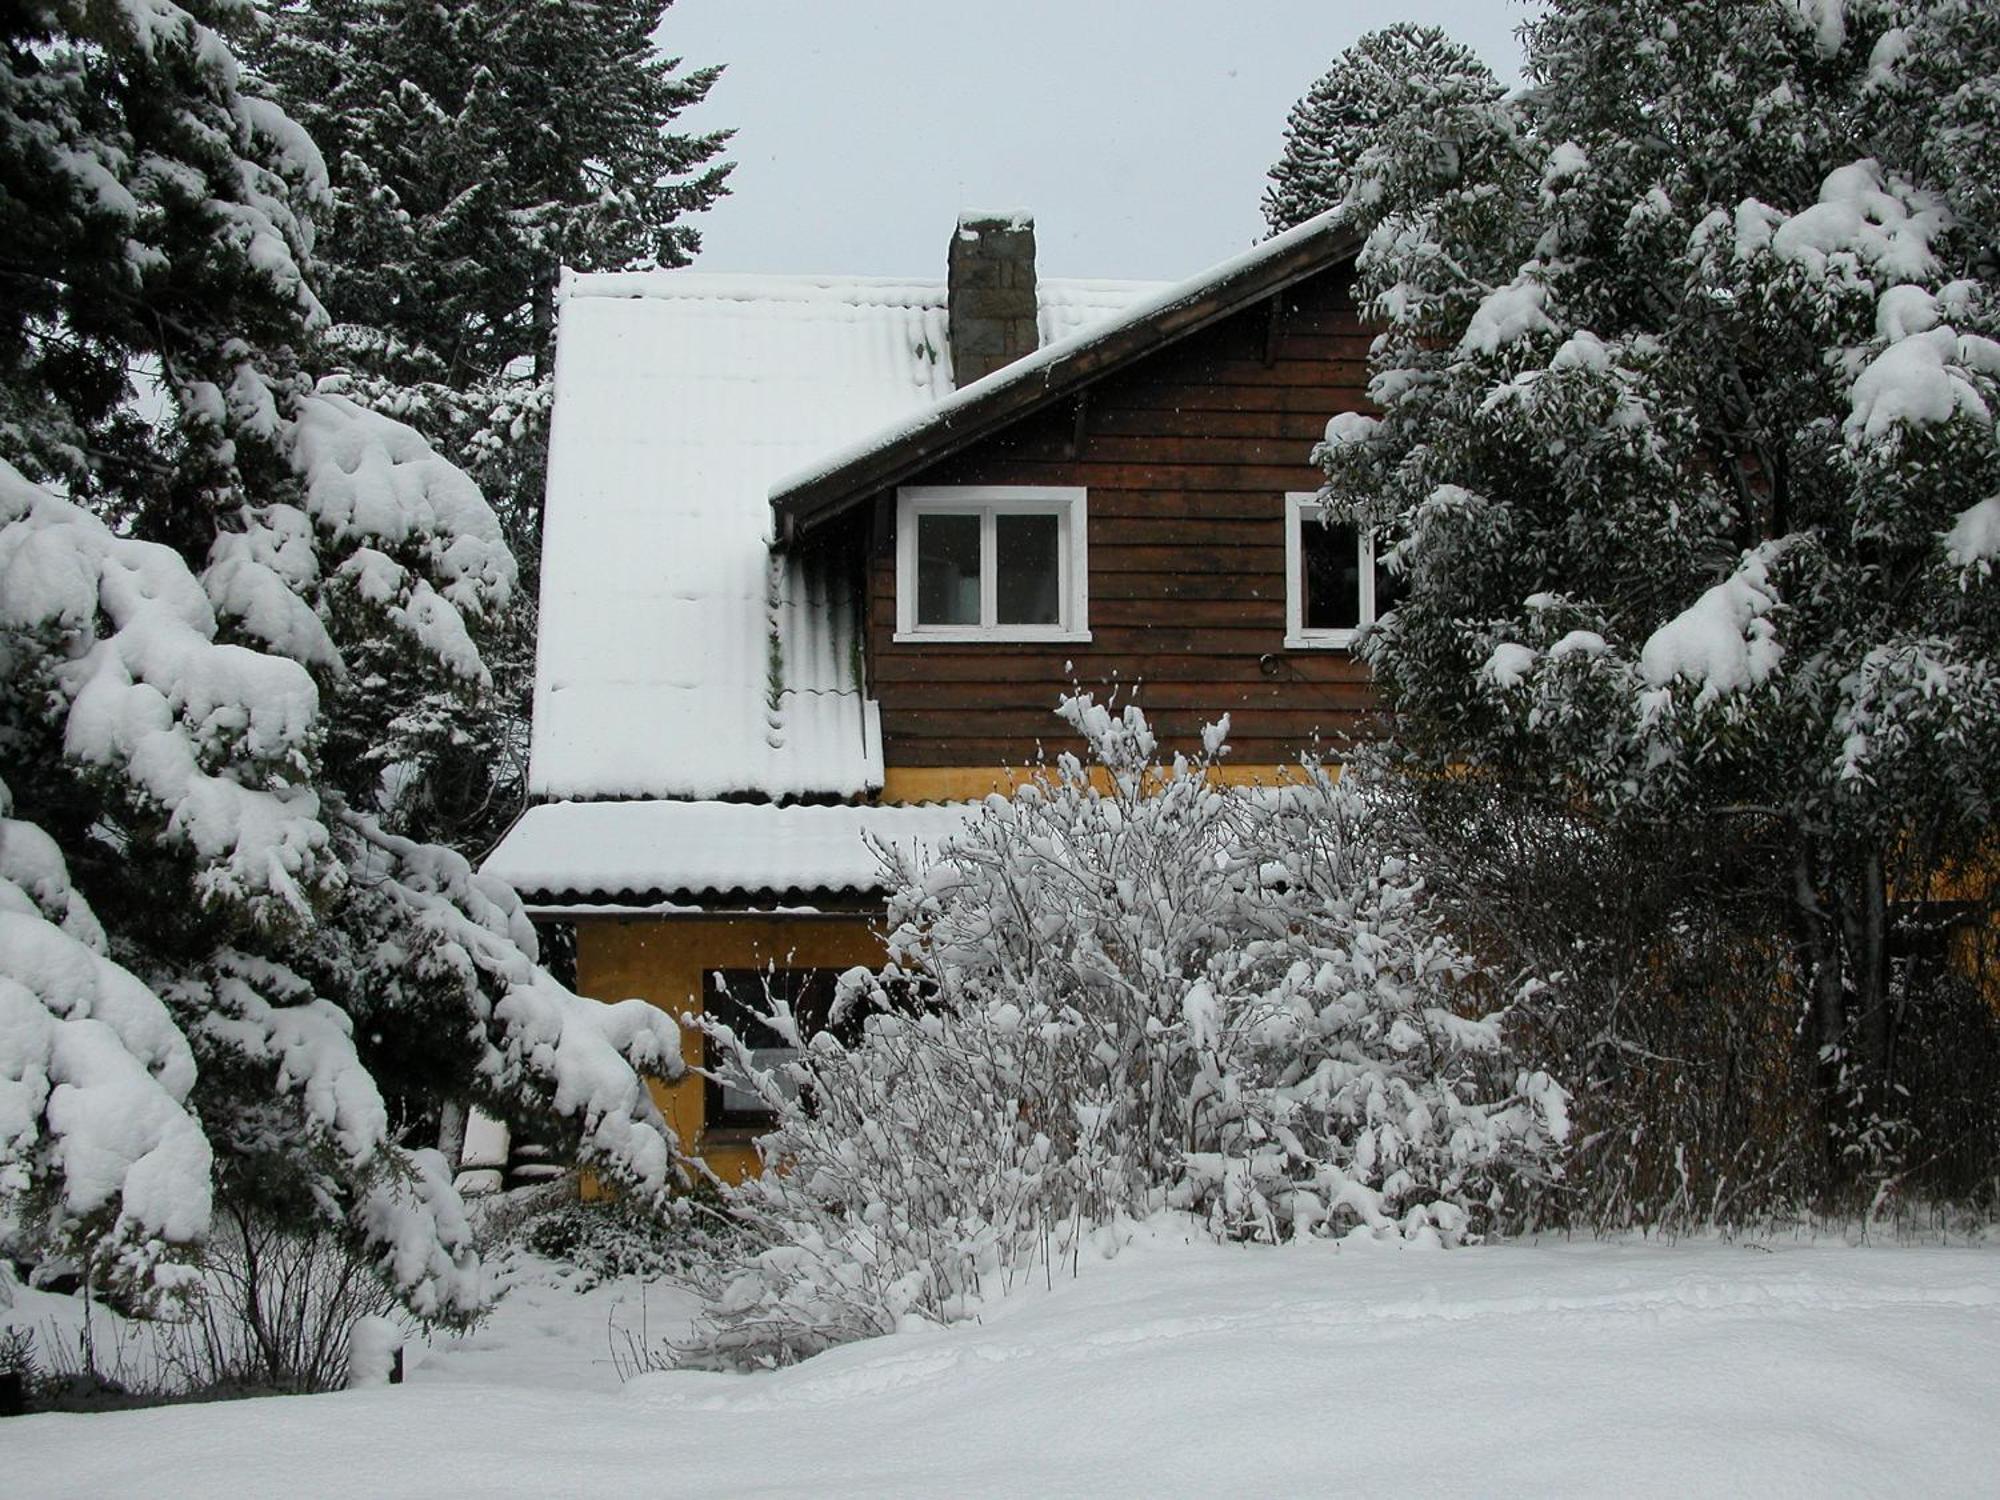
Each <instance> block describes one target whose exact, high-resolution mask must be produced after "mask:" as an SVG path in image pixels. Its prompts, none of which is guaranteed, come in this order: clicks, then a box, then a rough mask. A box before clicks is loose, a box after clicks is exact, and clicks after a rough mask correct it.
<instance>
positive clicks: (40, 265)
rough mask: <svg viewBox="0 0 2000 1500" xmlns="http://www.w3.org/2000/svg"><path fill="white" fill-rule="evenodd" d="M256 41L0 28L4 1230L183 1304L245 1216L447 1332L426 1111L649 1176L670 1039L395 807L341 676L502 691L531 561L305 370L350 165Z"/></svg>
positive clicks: (670, 1063) (81, 28) (59, 12)
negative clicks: (217, 1241) (326, 1255)
mask: <svg viewBox="0 0 2000 1500" xmlns="http://www.w3.org/2000/svg"><path fill="white" fill-rule="evenodd" d="M253 21H254V13H253V12H251V11H250V9H249V8H248V7H247V6H246V5H242V4H237V3H228V0H219V3H212V4H196V5H193V6H192V7H191V8H183V7H179V6H176V5H174V4H171V3H168V0H122V3H110V4H92V5H88V6H84V5H80V4H78V5H73V4H63V3H52V4H45V5H41V6H35V7H29V8H27V9H25V10H24V9H21V8H16V9H15V10H13V11H10V12H9V13H8V16H7V19H6V20H5V22H4V23H0V48H4V52H0V216H4V227H5V233H6V236H7V243H8V247H9V248H8V251H7V255H6V258H5V264H4V268H0V277H4V280H5V284H6V286H7V288H8V295H7V296H6V297H5V298H4V299H0V367H3V368H0V391H4V395H0V402H4V415H0V443H4V445H5V448H4V453H0V746H4V750H5V774H4V780H5V783H6V789H5V791H4V792H0V800H4V802H5V804H6V805H5V807H3V808H0V1240H4V1243H5V1246H6V1250H7V1252H8V1253H11V1254H15V1255H30V1256H35V1257H41V1258H45V1257H50V1256H58V1257H59V1256H63V1255H82V1256H87V1257H88V1258H89V1259H90V1260H91V1261H92V1262H93V1263H94V1274H95V1275H96V1276H97V1277H98V1279H99V1280H100V1282H103V1283H110V1282H112V1281H122V1282H124V1283H126V1284H127V1285H128V1286H129V1288H130V1289H132V1290H133V1291H135V1292H145V1291H148V1290H156V1289H158V1288H160V1287H162V1286H164V1285H168V1284H171V1283H172V1282H173V1281H174V1280H175V1268H176V1267H177V1266H184V1265H185V1263H186V1262H187V1261H188V1259H189V1258H190V1257H192V1256H195V1255H197V1254H198V1252H199V1246H200V1243H201V1240H202V1238H203V1236H204V1234H205V1232H206V1231H207V1229H208V1226H209V1221H210V1214H211V1209H212V1208H213V1206H214V1205H215V1202H216V1200H217V1198H218V1197H220V1198H221V1199H223V1200H225V1201H227V1202H228V1203H229V1204H230V1205H231V1206H232V1208H234V1209H239V1210H244V1211H250V1212H255V1213H258V1214H260V1215H263V1216H267V1217H270V1216H275V1217H276V1218H277V1219H278V1220H279V1221H281V1222H289V1223H293V1224H296V1225H300V1226H315V1227H316V1228H317V1229H318V1230H319V1231H320V1232H328V1233H337V1234H341V1235H345V1236H347V1237H348V1238H349V1239H350V1240H351V1242H352V1243H353V1244H354V1245H355V1247H356V1248H357V1249H358V1250H359V1251H361V1252H362V1253H364V1254H366V1255H368V1256H370V1257H371V1258H372V1259H373V1260H374V1261H375V1263H376V1264H377V1265H378V1266H379V1268H380V1270H381V1273H382V1275H383V1278H384V1280H385V1281H386V1282H387V1283H388V1284H389V1285H390V1286H392V1287H393V1288H394V1289H395V1290H396V1291H397V1293H398V1294H399V1295H400V1296H401V1297H402V1298H403V1300H404V1302H405V1304H406V1305H407V1306H408V1307H410V1308H411V1309H412V1310H414V1311H415V1312H417V1313H419V1314H422V1315H425V1316H431V1317H439V1318H446V1319H450V1318H458V1317H463V1316H466V1315H469V1314H470V1313H472V1312H473V1311H475V1310H476V1309H477V1307H478V1306H479V1304H480V1301H481V1298H482V1295H483V1293H482V1281H481V1277H480V1274H479V1269H478V1264H477V1260H476V1257H475V1255H474V1254H473V1251H472V1247H471V1244H470V1239H469V1236H468V1234H467V1231H466V1226H465V1222H464V1218H463V1214H462V1212H461V1209H460V1206H459V1204H458V1200H457V1198H456V1195H455V1193H454V1192H453V1189H452V1184H451V1178H450V1173H449V1171H448V1169H447V1167H446V1164H445V1163H444V1162H443V1161H442V1160H441V1159H439V1158H438V1157H437V1155H436V1154H435V1153H434V1152H428V1151H424V1150H421V1149H411V1142H412V1140H413V1138H417V1137H420V1136H421V1134H422V1120H421V1119H420V1118H418V1119H415V1120H413V1119H412V1114H413V1113H414V1114H416V1115H419V1116H420V1115H421V1112H422V1111H423V1110H424V1108H425V1107H426V1106H427V1105H434V1103H435V1101H437V1100H438V1099H441V1098H470V1099H474V1100H479V1099H484V1100H486V1101H488V1102H492V1103H496V1104H504V1105H505V1107H506V1108H507V1109H508V1110H509V1111H510V1112H519V1111H531V1112H539V1113H542V1114H545V1115H548V1116H550V1117H555V1116H563V1117H567V1119H568V1121H569V1122H570V1126H571V1128H572V1129H573V1130H577V1131H580V1132H581V1134H582V1137H583V1149H584V1151H585V1154H586V1155H587V1156H588V1157H590V1158H591V1159H593V1160H595V1161H598V1162H600V1163H601V1164H602V1165H603V1166H604V1167H605V1168H606V1169H607V1170H609V1171H610V1172H612V1173H613V1174H614V1175H616V1176H619V1177H622V1178H624V1179H625V1180H627V1181H629V1182H630V1183H632V1184H633V1185H634V1187H635V1188H637V1189H639V1190H640V1191H642V1192H644V1191H649V1190H652V1191H656V1190H658V1189H659V1188H660V1187H662V1186H663V1185H664V1183H665V1182H666V1180H667V1178H668V1176H669V1173H670V1171H671V1169H672V1164H671V1160H670V1148H669V1145H668V1139H667V1136H666V1134H665V1131H664V1126H663V1123H662V1122H661V1121H660V1119H659V1116H658V1113H657V1111H656V1110H655V1109H654V1108H653V1106H652V1104H651V1101H650V1098H649V1096H648V1094H647V1091H646V1088H645V1086H644V1084H643V1082H642V1080H641V1079H640V1078H639V1076H638V1074H637V1073H636V1072H635V1068H637V1067H645V1068H649V1069H651V1070H654V1071H662V1072H667V1071H673V1070H675V1069H677V1067H678V1062H677V1055H678V1044H677V1033H676V1030H675V1028H674V1026H673V1024H672V1023H671V1022H670V1021H668V1020H667V1019H666V1018H665V1017H664V1016H663V1015H661V1014H660V1013H658V1012H656V1011H654V1010H652V1009H651V1008H649V1007H646V1006H643V1005H639V1004H637V1003H636V1002H633V1003H629V1004H627V1005H626V1006H623V1007H617V1008H611V1007H602V1006H598V1005H596V1004H594V1003H592V1002H589V1001H585V1000H583V999H581V998H579V997H577V996H575V995H572V994H570V993H568V992H567V991H565V990H563V989H562V988H561V987H560V986H558V985H556V984H555V983H554V982H553V981H552V980H551V979H550V978H549V977H548V975H547V974H546V973H544V972H542V971H541V970H540V969H539V968H538V967H537V966H536V964H535V962H534V957H533V955H534V952H535V937H534V933H533V930H532V928H531V927H530V925H529V924H528V922H527V920H526V918H525V916H524V914H523V913H522V911H521V908H520V905H519V903H518V901H517V900H516V899H515V897H514V896H513V894H512V893H511V892H510V891H508V890H507V889H505V888H504V887H501V886H498V885H496V884H494V883H492V882H489V881H485V880H483V879H481V878H480V877H478V876H477V875H475V874H474V873H473V872H472V870H471V869H470V868H469V866H468V865H467V864H466V862H465V861H464V860H462V859H460V858H459V857H458V856H456V855H454V854H451V853H449V852H448V851H445V850H443V849H439V848H435V847H430V846H426V845H422V844H417V843H413V842H410V841H409V840H406V839H402V838H398V837H396V836H393V835H392V834H390V833H389V832H387V831H385V829H384V828H383V827H382V826H381V823H380V820H379V819H378V817H377V816H376V813H375V811H374V809H375V808H376V807H377V805H378V804H379V801H380V797H381V789H380V786H379V781H380V776H379V772H378V771H377V769H376V768H375V767H374V766H373V764H372V763H371V762H370V760H369V759H368V757H366V756H365V755H362V754H359V753H357V751H356V748H355V747H356V743H357V741H359V740H362V739H365V733H366V732H373V731H372V730H366V731H365V732H358V731H357V726H356V720H355V718H354V717H353V716H354V715H356V714H358V713H360V712H361V711H362V710H363V709H364V708H365V707H366V705H365V703H364V702H363V701H362V698H361V696H360V695H358V694H356V693H355V692H353V691H352V690H351V683H352V680H353V678H354V677H355V676H356V675H358V673H359V671H361V670H364V669H365V668H364V666H363V664H365V663H366V662H367V661H369V660H371V659H372V658H374V657H377V656H383V655H387V656H393V657H395V658H396V659H397V660H398V661H399V662H400V663H401V665H402V669H403V670H405V671H407V672H409V673H411V674H412V675H413V676H415V677H418V678H421V679H424V682H425V686H424V688H423V691H426V692H432V693H437V694H444V695H447V696H448V695H450V694H451V693H454V692H459V693H462V692H466V691H469V690H472V689H475V688H477V687H478V686H479V685H480V684H481V683H482V682H483V680H484V674H485V671H486V668H485V666H484V664H483V662H482V661H481V658H480V655H479V650H478V636H479V635H480V634H481V633H482V632H483V630H484V628H485V625H486V623H487V622H488V621H489V620H490V619H491V618H492V617H493V615H494V614H495V613H496V612H497V611H499V610H500V609H502V608H503V607H504V606H505V604H506V602H507V600H508V599H509V597H510V595H511V594H512V592H513V591H514V589H515V565H514V561H513V559H512V558H511V557H510V556H509V554H508V551H507V548H506V546H505V544H504V541H503V539H502V537H501V532H500V527H499V524H498V522H497V521H496V519H495V517H494V515H493V513H492V511H491V510H490V509H489V508H488V507H487V505H486V503H485V502H484V500H483V499H482V498H481V497H480V494H479V491H478V489H477V488H476V487H475V486H474V485H473V484H472V483H471V481H470V480H468V479H467V478H466V477H465V475H464V474H462V473H461V472H459V471H458V470H457V469H455V468H453V467H452V466H451V465H449V464H447V463H445V462H444V461H443V460H442V459H440V458H439V457H438V456H437V455H436V454H435V453H434V452H432V451H431V449H430V448H429V446H428V445H427V444H426V443H425V442H424V440H423V439H422V438H421V437H420V436H419V435H418V434H417V433H416V432H415V431H413V430H412V429H410V428H409V427H406V426H404V425H402V424H401V423H399V422H396V421H394V420H393V419H391V418H389V417H386V416H382V415H379V414H376V413H373V412H370V411H368V410H365V409H363V408H361V407H359V406H356V405H355V404H354V403H352V402H351V401H348V400H347V399H345V398H343V397H341V396H339V395H335V394H328V393H326V392H323V391H316V390H315V389H314V387H313V385H312V383H311V382H310V380H309V379H308V377H307V375H306V373H305V371H304V369H303V367H302V364H301V357H302V354H303V353H304V352H305V351H306V350H308V349H309V348H310V346H311V344H312V341H313V338H314V336H315V334H316V331H317V330H318V328H319V327H320V326H321V325H322V324H323V322H324V313H323V312H322V311H321V309H320V306H319V304H318V302H317V300H316V299H315V297H314V295H313V293H312V290H311V288H310V286H309V284H308V280H307V275H306V271H305V267H306V265H307V256H308V252H309V250H310V248H311V242H312V225H311V221H310V218H309V217H308V215H309V213H310V211H312V210H314V209H316V208H318V207H320V206H321V205H322V204H323V203H324V201H325V195H326V191H327V187H326V177H325V172H324V170H323V167H322V166H321V163H320V160H319V156H318V153H317V151H316V150H315V149H314V147H313V144H312V142H311V141H310V140H309V139H308V138H307V137H306V135H305V134H304V132H303V131H301V130H300V129H299V128H298V126H297V125H296V124H295V123H294V122H293V121H291V120H290V119H289V118H287V117H286V116H285V115H284V114H283V113H282V112H281V111H280V110H279V109H278V108H277V107H276V106H274V105H272V104H271V103H269V102H268V101H266V100H264V99H261V98H258V97H256V96H255V95H253V94H250V93H247V92H245V91H243V90H242V89H241V88H240V87H239V82H238V70H237V64H236V60H235V56H234V54H233V52H232V50H231V46H230V40H229V37H230V35H231V33H232V32H233V31H234V29H235V28H239V27H242V26H245V25H248V24H251V23H252V22H253ZM107 521H110V522H113V523H116V524H107ZM413 1127H414V1128H413Z"/></svg>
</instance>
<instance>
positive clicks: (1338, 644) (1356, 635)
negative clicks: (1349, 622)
mask: <svg viewBox="0 0 2000 1500" xmlns="http://www.w3.org/2000/svg"><path fill="white" fill-rule="evenodd" d="M1360 638H1361V632H1360V631H1358V630H1329V631H1327V632H1326V633H1325V634H1324V635H1288V636H1286V637H1285V649H1286V650H1287V651H1352V650H1353V649H1354V643H1355V642H1356V641H1357V640H1359V639H1360Z"/></svg>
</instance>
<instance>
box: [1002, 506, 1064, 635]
mask: <svg viewBox="0 0 2000 1500" xmlns="http://www.w3.org/2000/svg"><path fill="white" fill-rule="evenodd" d="M993 532H994V563H995V567H994V575H995V590H994V591H995V596H996V598H995V614H996V616H997V620H996V623H998V624H1001V625H1060V624H1061V623H1062V600H1061V584H1062V564H1061V560H1060V556H1059V553H1060V548H1061V546H1062V520H1061V518H1060V517H1058V516H1053V515H1043V516H1008V515H1000V516H995V517H994V518H993Z"/></svg>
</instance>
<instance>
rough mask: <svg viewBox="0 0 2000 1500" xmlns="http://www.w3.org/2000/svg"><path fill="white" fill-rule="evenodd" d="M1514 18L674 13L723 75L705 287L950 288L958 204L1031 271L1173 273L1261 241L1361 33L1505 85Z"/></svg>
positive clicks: (902, 7)
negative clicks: (1016, 215) (1288, 148)
mask: <svg viewBox="0 0 2000 1500" xmlns="http://www.w3.org/2000/svg"><path fill="white" fill-rule="evenodd" d="M1526 14H1527V7H1526V5H1524V4H1523V3H1522V0H1459V3H1456V4H1451V3H1443V0H1404V3H1402V4H1400V5H1394V6H1391V5H1384V4H1381V3H1362V0H1202V3H1192V0H677V3H676V4H675V5H674V7H673V9H672V10H670V11H669V12H668V13H667V19H666V24H665V26H664V27H662V29H661V32H660V40H661V42H662V43H663V44H664V45H665V46H666V48H667V49H668V51H669V52H671V53H675V54H678V55H680V56H682V57H684V58H686V59H687V61H688V62H689V63H691V64H692V63H706V62H720V63H726V64H728V71H727V72H726V73H725V74H724V75H723V77H722V81H721V82H720V83H718V84H717V85H716V87H715V91H714V92H713V93H712V94H711V95H710V96H709V99H708V102H707V103H706V104H705V105H703V106H702V107H701V109H699V110H698V111H690V112H689V113H688V114H687V115H686V116H684V117H683V120H682V122H681V123H682V124H684V125H686V126H689V127H693V128H704V129H710V128H719V127H722V126H734V127H735V128H736V131H737V135H736V140H735V141H734V143H733V146H732V152H731V154H732V155H733V157H734V159H735V160H736V162H737V163H738V165H737V169H736V173H735V175H734V177H733V179H732V182H733V186H734V193H733V195H732V196H731V197H728V198H725V199H724V200H723V201H722V202H721V203H720V204H718V205H717V206H716V207H715V208H714V209H713V210H711V211H710V212H709V213H707V214H705V215H703V216H702V218H701V219H700V220H699V221H698V222H699V223H700V224H701V228H702V235H703V240H704V247H703V251H702V255H701V258H700V260H699V262H698V264H699V265H700V267H701V268H702V269H704V270H711V271H808V272H842V273H854V274H862V275H882V276H926V277H931V276H942V275H943V271H944V252H945V244H946V241H947V239H948V238H949V236H950V232H951V228H952V225H953V223H954V222H955V221H956V219H957V216H958V212H959V210H960V209H962V208H975V209H1015V208H1025V209H1028V210H1030V211H1031V212H1032V213H1033V214H1034V216H1035V221H1036V240H1037V249H1038V251H1039V258H1040V263H1041V269H1042V270H1043V271H1044V273H1046V274H1050V275H1058V276H1129V277H1159V278H1167V279H1179V278H1180V277H1183V276H1187V275H1191V274H1193V273H1194V272H1196V271H1198V270H1200V269H1201V268H1202V267H1204V266H1206V265H1209V264H1211V263H1213V262H1215V261H1217V260H1220V259H1222V258H1223V257H1225V256H1228V255H1233V254H1235V253H1236V252H1237V251H1238V250H1241V249H1242V248H1244V247H1245V246H1246V245H1248V244H1250V243H1252V242H1253V241H1254V240H1256V239H1257V238H1258V237H1259V236H1260V234H1261V232H1262V229H1263V220H1262V218H1261V217H1260V215H1259V213H1258V210H1257V203H1258V198H1259V195H1260V194H1261V192H1262V190H1263V182H1264V174H1265V173H1266V171H1268V170H1269V168H1270V165H1271V163H1272V162H1273V161H1274V160H1276V158H1277V154H1278V150H1279V148H1280V146H1281V144H1282V141H1283V137H1284V123H1285V112H1286V111H1287V110H1288V109H1290V108H1291V106H1292V103H1293V101H1295V100H1296V99H1297V98H1298V97H1299V96H1300V95H1301V94H1303V93H1304V92H1305V91H1306V89H1307V88H1308V87H1309V86H1310V85H1311V83H1312V81H1313V80H1314V79H1315V78H1317V77H1318V76H1319V75H1320V74H1321V73H1323V72H1324V71H1325V70H1326V66H1327V64H1328V63H1329V62H1330V61H1331V60H1332V59H1333V57H1334V56H1335V55H1336V54H1337V53H1339V52H1340V51H1341V50H1342V49H1343V48H1345V47H1346V46H1348V45H1349V44H1350V43H1352V42H1353V41H1354V39H1355V38H1356V37H1358V36H1360V35H1361V34H1362V32H1364V31H1367V30H1369V29H1371V28H1373V27H1377V26H1383V25H1387V24H1388V23H1389V22H1391V21H1395V20H1400V19H1409V20H1417V21H1425V22H1429V23H1431V24H1433V25H1437V26H1441V27H1443V28H1444V29H1445V30H1446V31H1448V32H1450V33H1451V34H1452V35H1453V36H1455V37H1457V38H1458V39H1459V40H1460V41H1463V42H1465V43H1466V44H1467V45H1468V46H1470V47H1472V48H1473V49H1474V50H1475V51H1477V52H1479V53H1480V54H1481V55H1482V56H1483V57H1485V58H1486V60H1487V61H1488V62H1489V63H1490V64H1491V65H1492V66H1493V69H1494V71H1495V72H1496V73H1498V74H1499V75H1500V77H1501V78H1502V79H1503V80H1504V81H1506V82H1508V83H1510V84H1512V83H1514V82H1516V81H1518V78H1519V74H1520V65H1521V55H1520V47H1519V44H1518V43H1517V42H1516V41H1515V38H1514V29H1515V27H1516V26H1518V25H1519V24H1520V22H1521V20H1522V19H1523V18H1524V16H1525V15H1526Z"/></svg>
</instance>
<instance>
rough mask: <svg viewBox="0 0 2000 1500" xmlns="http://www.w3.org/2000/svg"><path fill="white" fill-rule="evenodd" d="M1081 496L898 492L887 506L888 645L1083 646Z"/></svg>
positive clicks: (980, 490) (1063, 492) (979, 490)
mask: <svg viewBox="0 0 2000 1500" xmlns="http://www.w3.org/2000/svg"><path fill="white" fill-rule="evenodd" d="M1084 519H1085V512H1084V492H1083V491H1082V490H1080V489H1071V488H1061V489H1056V488H1046V487H1028V486H1016V487H1006V488H1000V487H991V488H987V487H964V488H949V489H942V488H940V489H905V490H902V491H900V492H899V493H898V495H897V497H896V639H897V640H899V641H903V640H908V641H1087V640H1089V639H1090V626H1089V620H1088V617H1087V616H1088V602H1089V601H1088V598H1087V590H1086V581H1087V579H1088V577H1089V563H1088V559H1087V555H1086V539H1085V535H1084Z"/></svg>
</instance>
